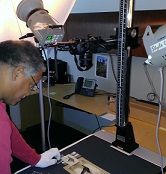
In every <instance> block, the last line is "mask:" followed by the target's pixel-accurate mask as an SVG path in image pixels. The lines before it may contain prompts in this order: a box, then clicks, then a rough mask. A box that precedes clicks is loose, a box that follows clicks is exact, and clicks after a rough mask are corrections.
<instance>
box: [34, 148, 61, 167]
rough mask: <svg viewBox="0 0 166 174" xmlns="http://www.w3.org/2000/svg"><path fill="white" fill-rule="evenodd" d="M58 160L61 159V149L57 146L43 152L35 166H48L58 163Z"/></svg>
mask: <svg viewBox="0 0 166 174" xmlns="http://www.w3.org/2000/svg"><path fill="white" fill-rule="evenodd" d="M53 157H54V158H53ZM58 160H60V153H59V150H58V149H57V148H51V149H49V150H47V151H45V152H44V153H42V154H41V158H40V160H39V162H38V163H37V164H36V165H35V167H41V168H44V167H48V166H51V165H53V164H56V163H57V161H58Z"/></svg>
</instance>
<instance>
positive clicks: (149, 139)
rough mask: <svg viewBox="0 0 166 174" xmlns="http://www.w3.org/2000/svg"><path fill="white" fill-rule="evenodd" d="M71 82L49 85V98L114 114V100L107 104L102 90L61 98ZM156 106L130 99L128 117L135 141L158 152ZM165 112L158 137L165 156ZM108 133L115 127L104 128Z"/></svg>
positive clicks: (83, 108) (68, 92) (68, 91)
mask: <svg viewBox="0 0 166 174" xmlns="http://www.w3.org/2000/svg"><path fill="white" fill-rule="evenodd" d="M74 87H75V86H74V85H73V84H66V85H61V84H60V85H59V84H56V85H55V86H53V87H50V93H52V92H54V93H52V94H51V95H50V97H51V99H53V100H56V101H59V102H61V103H64V104H66V105H69V106H73V107H75V108H78V109H80V110H83V111H86V112H89V113H92V114H96V115H102V114H103V113H106V112H108V113H112V114H115V104H116V103H115V102H114V103H111V104H108V102H107V95H106V94H104V91H99V93H100V94H103V95H96V96H95V97H87V96H82V95H73V96H71V98H70V99H63V97H64V96H65V95H68V94H71V93H73V92H74ZM43 95H44V96H47V90H46V89H45V90H43ZM157 110H158V107H157V106H153V105H150V104H146V103H142V102H139V101H136V100H134V99H131V100H130V117H129V121H131V123H132V125H133V129H134V135H135V139H136V142H137V143H139V144H140V145H141V146H143V147H145V148H147V149H149V150H152V151H154V152H158V149H157V145H156V137H155V131H156V121H157ZM165 128H166V112H165V111H164V112H163V117H162V119H161V123H160V130H159V137H160V145H161V149H162V154H163V155H164V156H166V148H165V147H166V129H165ZM105 129H106V130H107V131H108V132H110V133H115V132H116V128H115V127H108V128H105Z"/></svg>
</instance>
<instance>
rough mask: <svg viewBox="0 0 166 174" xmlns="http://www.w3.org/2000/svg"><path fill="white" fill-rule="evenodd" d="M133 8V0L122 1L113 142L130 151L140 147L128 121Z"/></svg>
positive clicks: (114, 144) (116, 145)
mask: <svg viewBox="0 0 166 174" xmlns="http://www.w3.org/2000/svg"><path fill="white" fill-rule="evenodd" d="M130 7H131V8H133V2H132V0H121V1H120V13H119V29H118V69H117V75H118V80H117V92H116V127H117V129H116V140H115V141H114V142H113V143H112V145H113V146H115V147H118V148H119V149H122V150H124V151H126V152H128V153H130V152H132V151H133V150H135V149H136V148H137V147H138V144H137V143H136V142H135V138H134V132H133V127H132V125H131V123H130V122H128V116H129V98H130V95H129V93H130V69H131V58H132V56H131V49H132V46H131V45H128V42H127V41H128V38H127V37H128V28H129V27H131V26H130V25H131V21H130V22H129V21H128V19H127V15H128V13H129V12H130V13H131V11H132V10H131V9H130Z"/></svg>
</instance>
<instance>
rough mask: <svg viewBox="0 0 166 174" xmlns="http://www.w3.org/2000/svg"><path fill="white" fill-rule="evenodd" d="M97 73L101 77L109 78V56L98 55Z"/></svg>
mask: <svg viewBox="0 0 166 174" xmlns="http://www.w3.org/2000/svg"><path fill="white" fill-rule="evenodd" d="M95 68H96V70H95V73H96V74H95V75H96V76H97V77H101V78H106V79H107V78H108V57H106V56H103V55H97V56H96V62H95Z"/></svg>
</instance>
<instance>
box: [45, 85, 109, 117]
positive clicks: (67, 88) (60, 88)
mask: <svg viewBox="0 0 166 174" xmlns="http://www.w3.org/2000/svg"><path fill="white" fill-rule="evenodd" d="M74 88H75V85H74V84H66V85H61V84H56V85H55V86H51V87H50V98H51V99H53V100H56V101H58V102H61V103H63V104H66V105H69V106H72V107H75V108H78V109H80V110H83V111H85V112H89V113H92V114H95V115H101V114H103V113H106V112H110V105H109V104H108V102H107V95H106V94H105V92H104V91H98V94H103V95H95V97H88V96H83V95H78V94H74V95H73V96H71V97H70V98H69V99H63V97H64V96H65V95H68V94H71V93H73V92H74ZM43 95H44V96H47V89H45V90H43Z"/></svg>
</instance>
